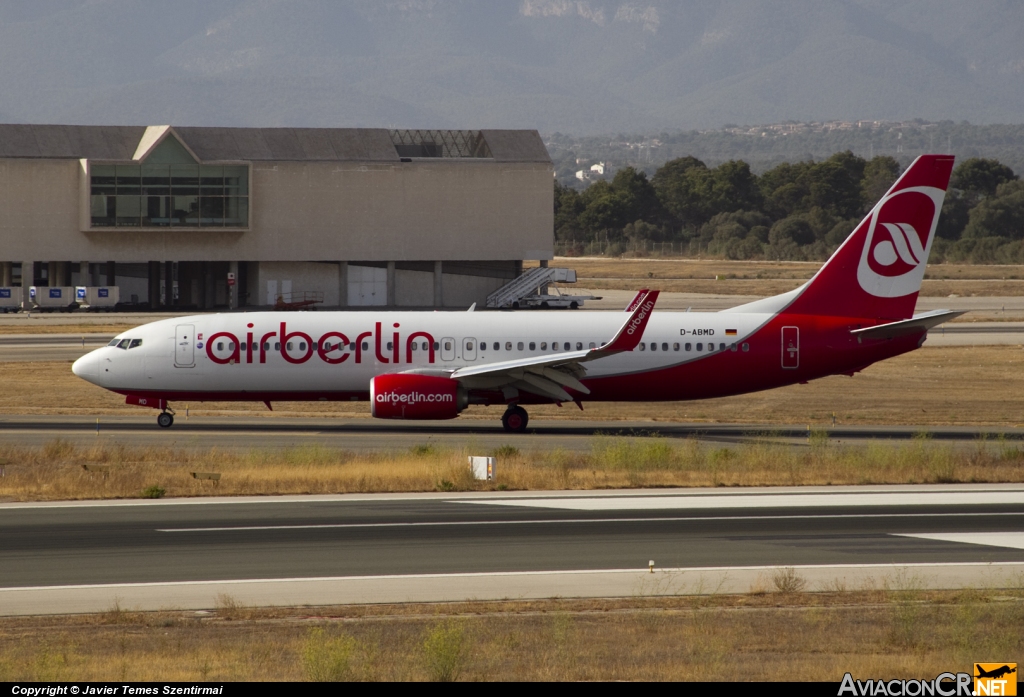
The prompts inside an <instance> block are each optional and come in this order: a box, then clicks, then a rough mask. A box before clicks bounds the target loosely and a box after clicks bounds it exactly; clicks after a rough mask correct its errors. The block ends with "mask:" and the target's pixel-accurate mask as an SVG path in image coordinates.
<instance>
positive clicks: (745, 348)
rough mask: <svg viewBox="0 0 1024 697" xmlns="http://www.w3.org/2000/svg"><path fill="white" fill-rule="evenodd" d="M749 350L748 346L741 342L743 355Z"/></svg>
mask: <svg viewBox="0 0 1024 697" xmlns="http://www.w3.org/2000/svg"><path fill="white" fill-rule="evenodd" d="M749 350H750V344H748V343H746V342H743V353H746V352H747V351H749Z"/></svg>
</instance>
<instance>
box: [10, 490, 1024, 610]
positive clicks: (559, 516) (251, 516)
mask: <svg viewBox="0 0 1024 697" xmlns="http://www.w3.org/2000/svg"><path fill="white" fill-rule="evenodd" d="M0 530H3V531H4V533H3V535H2V536H0V558H2V559H3V560H4V563H3V564H2V565H0V614H4V613H6V614H18V611H19V608H20V605H19V603H20V602H22V601H24V599H25V598H26V597H37V596H41V595H45V594H49V595H50V596H51V599H52V600H53V601H54V602H57V601H61V602H63V599H64V598H65V595H68V594H70V595H72V596H73V595H74V594H75V593H79V594H80V593H81V592H82V591H83V590H92V591H95V590H96V589H100V590H103V589H104V588H105V589H106V591H108V594H112V593H125V592H130V590H131V587H132V586H133V585H135V584H156V585H157V586H160V584H164V585H163V586H162V587H165V588H171V587H177V588H178V589H179V592H180V591H181V589H187V588H191V587H196V588H205V587H208V586H209V584H210V583H219V582H235V583H241V582H243V581H244V582H246V583H249V584H252V583H254V582H260V583H270V584H271V585H270V586H268V587H269V588H273V587H274V586H273V582H275V581H278V582H280V583H285V584H287V583H292V584H294V583H295V582H296V581H297V580H302V581H304V582H306V583H307V584H308V583H309V582H313V581H316V580H318V579H321V580H323V581H332V582H334V583H335V584H337V583H343V582H344V581H345V580H346V579H350V580H354V581H358V580H360V579H364V580H365V579H367V578H369V579H378V581H377V583H376V585H377V586H378V590H379V589H380V588H382V587H385V586H387V583H386V582H387V580H388V579H403V578H404V579H406V580H408V579H409V578H412V577H418V578H419V579H420V580H419V581H418V582H417V583H418V584H419V587H422V586H423V585H424V584H426V585H429V584H430V583H435V584H436V583H438V579H441V581H440V582H441V583H444V582H445V581H444V579H449V581H452V582H454V580H457V579H459V578H463V579H465V578H467V577H477V578H479V577H480V576H483V577H490V578H491V579H492V580H491V581H490V583H491V584H492V586H494V588H493V590H492V594H494V593H498V594H499V597H507V596H500V592H501V585H502V581H501V579H502V578H504V577H505V576H509V577H515V576H518V577H520V578H522V577H524V576H525V577H529V576H531V575H532V576H533V577H534V579H537V578H540V579H542V581H541V583H542V584H543V579H545V578H546V579H548V580H547V583H548V586H551V585H552V583H553V582H554V579H555V578H556V577H558V578H564V577H569V578H575V579H576V585H577V586H578V587H579V592H580V594H582V595H587V594H588V593H587V592H586V590H587V589H586V588H585V587H586V586H587V576H586V574H591V573H593V574H597V576H594V578H595V579H597V580H600V578H601V577H600V574H601V573H604V574H606V575H607V574H615V573H618V574H620V575H621V574H622V573H623V572H624V571H625V572H629V573H630V574H634V575H635V574H636V573H641V574H642V573H643V572H645V571H646V570H647V567H648V564H649V563H650V562H651V561H653V562H654V563H655V565H656V567H657V568H658V569H659V570H662V569H672V570H674V571H675V572H676V573H678V572H681V571H682V572H684V571H686V570H701V571H702V572H707V571H708V570H712V569H714V570H724V571H726V572H728V571H729V570H730V569H736V570H742V569H748V570H749V569H751V568H761V569H769V568H778V567H794V568H798V569H805V568H806V569H812V568H818V569H820V568H824V567H828V568H830V569H832V570H837V569H842V568H866V567H886V568H894V567H893V565H905V566H907V567H922V566H923V567H928V566H929V565H932V566H935V567H936V568H939V567H942V568H947V569H948V568H950V567H951V566H952V567H956V566H959V567H960V568H961V569H973V570H975V571H977V569H982V570H984V569H988V573H989V574H990V576H991V574H992V573H993V571H994V570H996V569H1016V570H1018V571H1019V570H1020V569H1021V568H1024V566H1022V565H1024V486H1021V485H978V486H971V485H960V486H947V487H940V486H931V487H866V488H857V487H834V488H808V489H748V490H733V491H722V490H710V491H708V490H703V491H701V490H696V491H695V490H670V491H665V492H658V493H656V494H650V493H638V492H635V491H634V492H611V493H607V492H606V493H601V494H596V493H593V492H555V493H547V494H505V493H502V492H489V493H487V494H466V495H457V494H447V495H445V494H421V495H377V496H365V495H364V496H321V497H280V498H265V499H262V500H261V499H253V498H249V499H235V500H229V499H213V500H197V499H192V500H184V501H157V502H113V503H105V504H104V503H98V502H90V503H68V504H0ZM961 540H968V541H961ZM978 540H982V542H978ZM629 578H632V576H630V577H629ZM427 579H432V580H431V581H430V582H428V580H427ZM961 580H963V573H962V572H961ZM595 582H596V581H595ZM533 583H534V584H535V585H536V584H537V583H538V581H536V580H534V581H533ZM108 584H120V585H119V586H118V587H117V588H113V589H112V587H111V586H109V585H108ZM456 585H457V584H456ZM450 586H451V584H450V583H449V588H448V589H447V590H446V591H445V592H446V593H449V594H450V593H451V592H452V590H451V587H450ZM413 587H414V588H415V587H416V586H413ZM19 592H20V593H21V595H19ZM404 592H407V593H408V592H410V591H409V590H406V591H404ZM558 594H564V590H563V591H562V592H559V593H558ZM110 597H113V595H111V596H110ZM164 597H165V599H166V596H164ZM271 600H272V602H269V603H268V604H287V603H289V602H294V600H295V598H294V591H293V592H291V593H287V592H286V593H285V594H284V596H283V597H278V598H276V599H273V598H272V599H271ZM379 600H380V601H382V600H384V599H383V598H381V599H379ZM391 600H392V601H394V600H395V598H391ZM59 604H60V603H58V605H59Z"/></svg>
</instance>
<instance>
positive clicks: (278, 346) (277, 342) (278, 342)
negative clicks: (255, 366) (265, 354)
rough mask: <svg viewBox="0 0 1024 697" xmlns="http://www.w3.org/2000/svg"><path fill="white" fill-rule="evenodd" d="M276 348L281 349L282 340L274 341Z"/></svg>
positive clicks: (276, 349)
mask: <svg viewBox="0 0 1024 697" xmlns="http://www.w3.org/2000/svg"><path fill="white" fill-rule="evenodd" d="M274 350H275V351H280V350H281V342H280V341H275V342H274Z"/></svg>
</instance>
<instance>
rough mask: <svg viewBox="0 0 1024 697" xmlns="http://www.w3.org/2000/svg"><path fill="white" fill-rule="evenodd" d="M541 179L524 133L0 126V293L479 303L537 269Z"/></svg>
mask: <svg viewBox="0 0 1024 697" xmlns="http://www.w3.org/2000/svg"><path fill="white" fill-rule="evenodd" d="M552 172H553V167H552V164H551V159H550V157H549V155H548V153H547V150H546V148H545V147H544V143H543V142H542V140H541V138H540V136H539V134H538V133H537V132H536V131H508V130H482V131H436V130H387V129H363V128H308V129H306V128H200V127H194V128H193V127H190V128H176V127H171V126H148V127H146V126H139V127H135V126H50V125H0V293H3V289H5V288H7V289H8V292H7V293H6V295H8V296H10V295H11V293H12V292H13V293H15V294H19V293H20V294H21V295H22V296H23V298H24V301H25V302H26V303H27V302H28V300H29V296H30V292H29V291H30V288H31V287H33V286H35V287H37V291H38V290H40V289H39V287H40V286H44V287H45V286H50V287H51V288H53V287H68V286H71V287H74V286H117V287H118V289H119V294H120V300H121V302H122V304H124V305H126V306H128V307H131V306H133V305H137V306H139V307H140V309H141V308H145V307H146V306H147V305H148V306H149V307H150V308H152V309H161V308H164V309H175V308H178V309H180V310H188V309H197V310H211V309H218V308H229V307H230V308H234V307H261V306H262V307H266V306H268V305H274V304H275V303H276V302H278V301H279V300H282V299H283V300H289V299H296V298H314V299H316V300H317V301H318V303H319V304H318V306H320V307H343V308H345V307H360V306H386V307H403V308H416V307H423V308H429V307H441V308H443V307H452V308H455V307H461V308H465V307H468V306H469V305H470V304H471V303H474V302H476V303H479V304H480V306H481V307H482V306H483V303H484V301H485V299H486V296H487V294H488V293H489V292H491V291H493V290H495V289H496V288H498V287H500V286H502V285H503V284H505V283H507V282H508V281H509V280H511V279H513V278H515V277H516V276H517V275H519V274H520V273H521V272H522V266H523V261H524V260H541V261H542V263H543V265H546V260H548V259H551V258H552V256H553V252H554V249H553V209H552V196H553V194H552V184H551V182H552ZM229 279H230V280H229ZM50 295H53V293H52V292H51V293H50Z"/></svg>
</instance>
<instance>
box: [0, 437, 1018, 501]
mask: <svg viewBox="0 0 1024 697" xmlns="http://www.w3.org/2000/svg"><path fill="white" fill-rule="evenodd" d="M510 441H513V442H514V439H513V438H510ZM470 452H474V450H473V448H472V447H469V446H467V447H466V448H442V447H438V446H435V445H431V444H426V443H425V444H423V445H418V446H414V447H413V448H411V449H409V450H403V451H395V450H381V451H377V452H372V453H353V452H349V451H345V450H342V449H337V448H329V447H326V446H320V445H311V446H305V447H297V448H292V449H285V450H280V449H262V450H249V451H237V450H227V451H223V450H218V449H216V448H212V449H210V448H207V449H196V448H167V447H128V446H125V445H121V444H113V445H102V444H101V445H96V446H92V447H84V446H75V445H73V444H71V443H69V442H67V441H62V440H54V441H51V442H50V443H48V444H46V445H45V446H42V447H18V446H9V445H0V462H4V463H6V466H5V469H6V476H4V477H0V500H7V501H11V500H17V501H40V500H66V499H110V498H162V497H164V496H172V497H179V496H211V495H218V496H235V495H250V496H252V495H270V494H328V493H370V492H402V491H471V490H475V491H494V490H530V491H537V490H565V489H623V488H640V487H713V486H778V485H789V486H797V485H838V484H917V483H953V482H1022V481H1024V447H1022V446H1021V445H1020V444H1018V443H1012V442H1009V441H1000V440H994V441H990V442H989V441H979V442H978V443H976V444H974V445H973V446H971V447H967V448H964V447H956V446H951V445H944V444H937V443H932V442H930V441H929V440H928V439H926V438H920V439H917V440H915V441H913V442H911V443H906V444H896V445H894V444H890V443H871V444H868V445H839V444H835V443H832V442H830V441H829V439H828V437H827V435H826V434H825V433H824V432H822V431H812V432H811V433H810V434H809V435H808V440H807V447H803V448H794V447H793V446H792V445H791V444H781V443H778V442H776V439H773V438H772V437H771V435H770V434H766V435H765V437H763V438H761V439H758V440H756V441H754V442H752V443H746V444H740V445H734V446H729V447H721V446H718V445H710V444H706V443H702V442H700V441H698V440H697V439H688V440H683V441H679V440H674V439H667V438H661V437H651V436H632V437H631V436H595V437H594V439H593V442H592V443H591V446H590V449H589V450H584V451H577V452H568V451H565V450H558V449H555V450H550V449H544V450H541V449H538V450H531V451H521V450H519V449H518V448H517V447H515V446H514V445H511V444H506V445H503V446H501V447H499V448H498V449H497V450H495V451H493V452H492V453H491V454H492V455H494V456H495V457H496V458H497V459H498V477H497V479H496V480H495V481H490V482H479V481H476V480H474V479H473V478H472V476H471V474H470V472H469V468H468V467H467V465H466V457H467V455H468V454H470ZM477 454H479V453H477ZM192 472H217V473H219V475H220V480H219V482H212V481H209V480H201V479H199V480H197V479H195V478H193V477H192V475H191V473H192Z"/></svg>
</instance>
